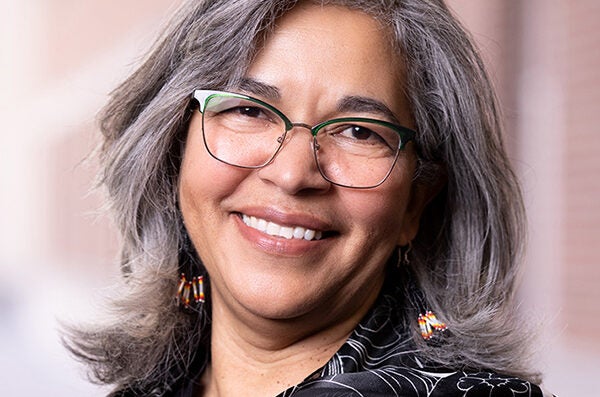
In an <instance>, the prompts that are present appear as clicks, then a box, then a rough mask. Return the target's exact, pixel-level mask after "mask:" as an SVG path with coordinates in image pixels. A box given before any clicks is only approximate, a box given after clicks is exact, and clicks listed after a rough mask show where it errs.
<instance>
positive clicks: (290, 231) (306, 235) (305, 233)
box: [242, 214, 323, 241]
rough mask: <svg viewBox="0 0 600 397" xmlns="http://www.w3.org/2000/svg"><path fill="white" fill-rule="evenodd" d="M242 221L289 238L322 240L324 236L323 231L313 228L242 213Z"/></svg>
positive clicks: (261, 229) (258, 228) (271, 233)
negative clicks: (283, 223) (286, 224)
mask: <svg viewBox="0 0 600 397" xmlns="http://www.w3.org/2000/svg"><path fill="white" fill-rule="evenodd" d="M242 221H243V222H244V223H245V224H246V225H247V226H249V227H251V228H253V229H256V230H260V231H261V232H264V233H267V234H268V235H270V236H276V237H283V238H286V239H288V240H290V239H297V240H301V239H304V240H308V241H311V240H320V239H321V238H323V232H321V231H316V230H312V229H305V228H303V227H300V226H296V227H291V226H281V225H278V224H277V223H274V222H267V221H266V220H264V219H260V218H256V217H254V216H248V215H245V214H242Z"/></svg>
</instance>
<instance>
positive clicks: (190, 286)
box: [177, 273, 205, 309]
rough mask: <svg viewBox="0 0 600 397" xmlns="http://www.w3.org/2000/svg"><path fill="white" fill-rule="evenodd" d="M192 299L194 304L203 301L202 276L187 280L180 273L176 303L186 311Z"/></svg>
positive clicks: (183, 274)
mask: <svg viewBox="0 0 600 397" xmlns="http://www.w3.org/2000/svg"><path fill="white" fill-rule="evenodd" d="M192 299H193V301H194V302H195V303H200V302H202V303H203V302H204V301H205V297H204V276H200V277H193V278H192V279H191V280H188V279H187V277H186V275H185V273H181V277H180V278H179V286H178V287H177V303H178V304H179V305H181V306H183V307H185V308H186V309H187V308H189V307H190V303H191V302H192Z"/></svg>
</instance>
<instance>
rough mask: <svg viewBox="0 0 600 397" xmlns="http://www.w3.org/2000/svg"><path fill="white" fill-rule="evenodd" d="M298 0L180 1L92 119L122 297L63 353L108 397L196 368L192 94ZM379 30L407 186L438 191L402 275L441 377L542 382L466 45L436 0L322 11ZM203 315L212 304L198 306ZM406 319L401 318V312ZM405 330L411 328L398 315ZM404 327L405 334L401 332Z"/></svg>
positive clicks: (199, 351)
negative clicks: (410, 126)
mask: <svg viewBox="0 0 600 397" xmlns="http://www.w3.org/2000/svg"><path fill="white" fill-rule="evenodd" d="M296 3H297V0H261V1H250V0H187V1H184V2H183V4H182V5H181V7H180V9H179V10H178V11H177V12H176V13H175V15H174V17H173V19H172V20H171V22H170V23H169V25H168V27H167V29H166V31H165V32H164V33H163V34H162V36H161V38H160V39H159V41H158V42H157V44H156V45H155V46H154V47H153V49H152V50H151V51H150V54H149V56H148V57H147V58H146V59H145V61H144V62H143V63H142V65H141V66H140V67H139V68H138V69H137V71H135V72H134V73H133V74H132V75H131V76H130V77H129V78H128V79H127V80H126V81H125V82H124V83H122V84H121V85H120V86H119V87H118V88H117V89H116V90H115V91H114V92H113V93H112V96H111V99H110V101H109V102H108V104H107V105H106V107H105V108H104V109H103V111H102V113H101V115H100V127H101V130H102V132H103V135H104V142H103V145H102V147H101V149H100V160H101V164H102V173H101V182H102V184H103V185H104V187H105V188H106V190H107V194H108V199H109V202H110V204H111V206H112V211H113V212H114V216H115V219H116V223H117V225H118V228H119V230H120V233H121V235H122V244H123V246H122V266H123V272H124V285H123V288H122V294H120V295H119V296H118V297H116V298H115V299H114V300H113V301H112V302H111V307H112V314H113V316H112V320H109V321H107V322H106V323H105V324H102V325H96V326H95V327H92V328H84V327H82V328H80V329H75V330H71V331H70V333H69V334H68V335H67V336H66V339H65V340H66V344H67V346H68V348H69V349H70V350H71V351H72V352H74V354H75V355H76V356H77V357H79V358H80V359H82V360H83V361H85V362H87V363H88V364H89V366H90V368H91V373H92V377H93V378H94V379H95V380H96V381H98V382H101V383H108V384H114V385H116V386H117V388H118V389H122V390H123V389H128V390H137V391H139V393H141V394H145V395H146V394H150V393H151V391H152V390H169V389H171V388H173V387H175V386H174V385H176V384H177V382H179V381H180V380H181V379H183V378H184V377H185V376H186V374H188V373H189V372H190V371H193V370H194V365H195V364H194V363H195V362H196V363H197V362H198V357H199V356H202V357H207V356H208V351H207V350H208V347H207V346H208V342H207V340H208V338H209V333H210V330H209V323H210V312H209V309H208V310H205V309H202V310H201V311H200V312H199V313H191V314H190V313H187V312H184V311H182V310H180V309H179V308H178V306H177V303H176V301H175V299H174V296H175V295H176V288H177V283H178V275H179V273H180V272H181V271H182V269H184V268H185V267H187V266H193V267H196V268H197V272H198V271H199V272H205V270H204V269H203V267H202V264H201V263H200V262H199V260H198V255H197V254H196V253H195V252H194V249H193V247H192V245H191V244H190V242H189V239H188V237H187V234H186V232H185V228H184V226H183V222H182V219H181V214H180V211H179V208H178V197H177V192H178V175H179V167H180V163H181V158H182V154H183V148H184V143H185V138H186V133H187V127H188V123H189V118H190V108H189V106H190V95H191V93H192V92H193V90H194V89H198V88H211V89H222V88H227V87H232V86H235V85H236V81H239V79H240V78H241V77H243V76H244V73H245V72H246V70H247V68H248V66H249V65H250V63H251V62H252V59H253V57H254V56H255V54H256V52H257V49H258V48H259V46H260V43H261V42H262V41H263V40H264V39H265V38H266V37H268V35H269V34H271V32H272V31H273V28H274V25H275V23H276V21H277V19H278V18H279V17H280V16H281V15H283V14H284V13H285V12H286V11H288V10H289V9H291V8H292V7H294V5H295V4H296ZM317 3H320V4H336V5H343V6H347V7H350V8H353V9H357V10H361V11H363V12H366V13H368V14H369V15H371V16H372V17H374V18H375V19H377V20H378V21H379V22H380V23H381V24H382V25H383V26H385V27H387V29H389V32H390V37H391V38H392V40H393V44H394V47H393V48H394V50H395V51H398V53H399V54H400V55H401V56H400V57H399V58H400V59H403V60H404V64H402V65H400V64H399V65H398V67H399V68H404V69H405V71H406V87H405V92H399V93H398V95H407V97H408V99H409V102H410V106H411V110H412V114H413V116H414V119H415V124H416V129H417V131H418V136H417V137H416V143H417V147H418V157H419V164H420V165H419V167H418V170H417V174H416V175H415V181H416V183H434V182H433V181H434V180H435V179H439V178H442V177H443V178H445V181H446V183H445V185H444V187H443V188H442V190H441V192H440V193H439V194H438V195H437V196H436V198H435V199H434V200H433V201H432V202H431V203H430V204H429V205H428V206H427V208H426V209H425V212H424V214H423V217H422V220H421V227H420V231H419V233H418V235H417V236H416V238H415V240H414V241H413V243H412V251H411V260H410V265H409V266H410V268H411V269H412V273H413V274H414V275H415V278H416V282H417V284H418V286H419V288H420V289H421V290H422V292H423V295H424V297H425V300H426V301H427V302H428V304H429V306H430V307H431V308H432V309H433V310H435V311H436V313H438V316H440V317H442V318H443V319H444V320H445V321H446V322H448V323H449V324H450V326H451V330H452V332H451V334H449V335H448V336H447V337H446V338H445V343H444V344H442V345H440V346H430V345H428V344H425V343H424V342H423V341H422V339H421V338H420V337H419V336H418V332H417V330H416V328H417V327H416V324H415V323H416V321H412V324H413V327H414V328H415V333H414V334H415V337H414V339H415V343H416V344H417V345H418V346H419V348H420V349H421V351H422V354H423V355H424V356H425V357H426V358H428V359H429V360H432V361H433V362H435V363H439V364H440V365H446V366H450V367H465V366H467V367H471V368H486V369H492V370H496V371H499V372H503V373H508V374H514V375H518V376H521V377H523V378H527V379H530V380H539V379H538V374H537V373H536V372H532V371H530V370H529V368H528V360H527V354H525V353H524V352H525V351H526V350H524V349H525V348H526V345H527V339H526V338H525V337H524V336H523V334H524V333H522V332H519V327H518V319H517V317H516V315H515V307H514V293H515V281H516V279H517V276H518V267H519V266H518V263H519V260H520V253H521V249H522V241H524V228H523V225H524V213H523V208H522V202H521V196H520V190H519V187H518V184H517V181H516V178H515V176H514V174H513V172H512V171H511V167H510V164H509V162H508V160H507V156H506V153H505V150H504V148H503V143H502V127H501V122H500V116H499V111H498V108H497V104H496V103H497V102H496V98H495V95H494V90H493V88H492V86H491V84H490V81H489V78H488V76H487V75H486V72H485V69H484V66H483V64H482V61H481V58H480V56H479V54H478V52H477V50H476V48H475V47H474V45H473V44H472V40H471V38H470V37H469V35H468V34H467V33H466V32H465V30H464V28H463V27H462V26H461V25H460V23H459V22H458V21H457V19H456V18H455V17H454V16H453V15H452V14H451V12H450V11H449V10H448V8H447V7H446V5H445V4H444V3H443V1H442V0H332V1H317ZM204 307H206V308H210V305H209V304H206V305H204ZM399 310H403V311H405V313H406V316H412V317H410V318H412V319H416V315H415V313H413V311H414V310H416V309H412V308H399ZM407 318H409V317H407ZM407 321H409V320H407Z"/></svg>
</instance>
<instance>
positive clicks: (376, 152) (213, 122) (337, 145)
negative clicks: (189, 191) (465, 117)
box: [193, 90, 416, 189]
mask: <svg viewBox="0 0 600 397" xmlns="http://www.w3.org/2000/svg"><path fill="white" fill-rule="evenodd" d="M193 98H194V99H196V100H197V101H198V103H199V105H200V109H199V110H200V112H201V113H202V133H203V138H204V145H205V146H206V150H207V151H208V153H209V154H210V155H211V156H212V157H214V158H215V159H216V160H219V161H221V162H223V163H226V164H229V165H232V166H235V167H242V168H251V169H255V168H261V167H264V166H266V165H267V164H269V163H270V162H271V161H273V159H274V158H275V156H276V155H277V154H278V153H279V151H280V150H281V148H282V146H283V143H284V142H285V139H286V136H287V134H288V132H289V131H291V130H292V129H293V128H294V127H303V128H307V129H309V130H310V132H311V134H312V136H313V144H312V147H313V152H314V157H315V161H316V163H317V168H318V169H319V172H320V173H321V175H322V176H323V178H325V179H326V180H327V181H329V182H330V183H333V184H335V185H338V186H342V187H348V188H355V189H369V188H374V187H377V186H379V185H381V184H382V183H383V182H384V181H385V180H386V179H387V178H388V176H389V175H390V174H391V172H392V169H393V167H394V165H395V164H396V161H397V159H398V155H399V153H400V150H402V149H403V148H404V146H405V145H406V144H407V142H409V141H410V140H411V139H413V138H414V136H415V134H416V133H415V131H413V130H411V129H408V128H405V127H402V126H400V125H396V124H392V123H389V122H387V121H382V120H376V119H370V118H364V117H343V118H336V119H332V120H328V121H325V122H322V123H320V124H317V125H315V126H314V127H310V126H309V125H306V124H303V123H292V122H291V121H290V120H289V119H288V118H287V117H286V116H285V115H284V114H283V113H282V112H281V111H279V110H277V109H276V108H274V107H273V106H271V105H269V104H268V103H266V102H263V101H261V100H259V99H256V98H252V97H249V96H247V95H242V94H235V93H231V92H222V91H210V90H196V91H194V95H193Z"/></svg>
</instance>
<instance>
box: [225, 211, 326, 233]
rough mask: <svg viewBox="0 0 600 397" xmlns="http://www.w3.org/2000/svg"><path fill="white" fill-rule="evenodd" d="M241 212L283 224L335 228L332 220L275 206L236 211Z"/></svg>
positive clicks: (318, 229)
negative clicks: (283, 209)
mask: <svg viewBox="0 0 600 397" xmlns="http://www.w3.org/2000/svg"><path fill="white" fill-rule="evenodd" d="M236 212H238V213H240V214H245V215H248V216H254V217H256V218H260V219H264V220H266V221H268V222H273V223H276V224H278V225H281V226H290V227H297V226H299V227H303V228H305V229H312V230H315V231H321V232H327V231H332V230H333V225H332V224H331V222H328V221H326V220H323V219H322V218H319V217H316V216H314V215H312V214H309V213H302V212H288V211H282V210H279V209H277V208H274V207H252V208H244V209H241V210H238V211H236Z"/></svg>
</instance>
